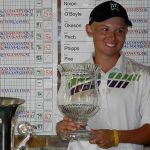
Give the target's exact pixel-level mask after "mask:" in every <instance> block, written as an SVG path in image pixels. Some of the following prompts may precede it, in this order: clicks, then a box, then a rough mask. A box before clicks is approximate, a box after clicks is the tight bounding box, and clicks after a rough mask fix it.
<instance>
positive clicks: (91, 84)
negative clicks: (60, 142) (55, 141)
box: [58, 63, 100, 140]
mask: <svg viewBox="0 0 150 150" xmlns="http://www.w3.org/2000/svg"><path fill="white" fill-rule="evenodd" d="M58 71H59V73H60V75H61V78H60V79H61V80H60V81H61V82H60V87H59V90H58V108H59V110H60V111H61V112H62V113H63V114H64V115H66V116H68V117H70V118H72V119H73V120H74V121H76V122H78V123H81V124H82V125H83V128H82V129H80V130H77V131H74V132H69V133H64V134H63V135H62V136H61V137H62V139H64V140H87V139H89V138H91V136H92V135H91V133H90V131H89V130H87V129H86V125H87V121H88V119H89V118H90V117H92V116H93V115H95V114H96V113H97V111H98V110H99V106H100V105H99V104H100V103H99V100H98V94H99V91H98V82H97V76H98V75H99V73H100V66H99V65H95V64H88V63H72V64H60V65H58Z"/></svg>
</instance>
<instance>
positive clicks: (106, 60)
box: [94, 55, 120, 73]
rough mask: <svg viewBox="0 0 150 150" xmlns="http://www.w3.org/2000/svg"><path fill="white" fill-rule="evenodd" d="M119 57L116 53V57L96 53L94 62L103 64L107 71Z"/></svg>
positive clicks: (104, 69)
mask: <svg viewBox="0 0 150 150" xmlns="http://www.w3.org/2000/svg"><path fill="white" fill-rule="evenodd" d="M119 57H120V55H118V56H117V55H115V56H114V57H103V56H97V55H96V57H94V63H95V64H99V65H101V67H102V70H103V71H104V72H105V73H106V72H108V71H109V70H111V69H112V68H113V67H114V66H115V65H116V63H117V61H118V59H119Z"/></svg>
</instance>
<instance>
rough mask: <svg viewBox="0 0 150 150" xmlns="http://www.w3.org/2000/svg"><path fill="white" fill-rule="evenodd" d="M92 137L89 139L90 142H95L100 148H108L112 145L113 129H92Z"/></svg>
mask: <svg viewBox="0 0 150 150" xmlns="http://www.w3.org/2000/svg"><path fill="white" fill-rule="evenodd" d="M92 134H93V135H94V136H93V138H92V139H91V140H90V141H89V142H90V143H91V144H97V145H98V146H99V147H101V148H105V149H107V148H110V147H113V146H114V142H115V141H114V133H113V130H108V129H100V130H92Z"/></svg>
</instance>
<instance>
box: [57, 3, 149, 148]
mask: <svg viewBox="0 0 150 150" xmlns="http://www.w3.org/2000/svg"><path fill="white" fill-rule="evenodd" d="M131 26H132V23H131V21H130V20H129V18H128V15H127V13H126V10H125V9H124V8H123V7H122V6H121V5H120V4H119V3H117V2H114V1H107V2H104V3H101V4H100V5H98V6H96V7H95V8H94V9H93V10H92V12H91V14H90V20H89V24H87V25H86V31H87V34H88V36H90V37H91V38H93V43H94V48H95V56H94V60H93V59H92V58H91V59H90V60H88V61H87V62H90V63H95V64H100V65H101V66H102V73H101V79H100V80H101V82H100V85H99V89H100V92H101V98H102V103H101V109H100V110H99V112H98V113H97V114H96V115H95V116H94V117H93V118H91V119H90V120H89V121H88V126H89V127H90V128H91V132H92V133H93V134H94V137H93V138H92V139H90V140H89V141H74V142H70V143H69V147H68V149H69V150H84V149H85V150H100V149H110V150H143V145H145V144H150V70H149V69H148V67H146V66H143V65H141V64H139V63H137V62H135V61H133V60H131V59H129V58H127V57H125V56H124V55H123V53H122V52H121V50H122V47H123V45H124V42H125V40H126V34H127V32H128V27H131ZM79 128H80V125H79V124H76V123H75V122H73V121H72V119H71V118H68V117H64V119H63V120H62V121H61V122H59V123H58V124H57V133H58V134H60V133H63V132H68V131H75V130H77V129H79Z"/></svg>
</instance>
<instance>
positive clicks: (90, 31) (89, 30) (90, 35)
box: [85, 24, 93, 37]
mask: <svg viewBox="0 0 150 150" xmlns="http://www.w3.org/2000/svg"><path fill="white" fill-rule="evenodd" d="M85 29H86V33H87V34H88V36H89V37H92V35H93V32H92V29H91V26H90V25H89V24H86V26H85Z"/></svg>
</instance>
